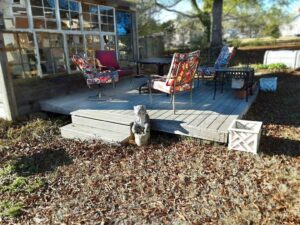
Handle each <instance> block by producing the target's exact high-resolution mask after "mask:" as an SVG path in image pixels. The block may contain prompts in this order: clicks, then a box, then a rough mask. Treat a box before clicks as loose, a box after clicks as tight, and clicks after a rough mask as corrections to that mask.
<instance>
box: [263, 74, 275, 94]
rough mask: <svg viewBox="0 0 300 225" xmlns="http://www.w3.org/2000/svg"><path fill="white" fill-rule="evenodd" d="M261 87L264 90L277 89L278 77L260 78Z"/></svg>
mask: <svg viewBox="0 0 300 225" xmlns="http://www.w3.org/2000/svg"><path fill="white" fill-rule="evenodd" d="M259 87H260V90H262V91H276V89H277V77H269V78H260V79H259Z"/></svg>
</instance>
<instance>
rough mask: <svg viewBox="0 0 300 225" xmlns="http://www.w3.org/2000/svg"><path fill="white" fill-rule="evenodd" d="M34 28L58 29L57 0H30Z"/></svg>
mask: <svg viewBox="0 0 300 225" xmlns="http://www.w3.org/2000/svg"><path fill="white" fill-rule="evenodd" d="M30 3H31V11H32V17H33V24H34V28H36V29H57V24H56V17H55V0H30Z"/></svg>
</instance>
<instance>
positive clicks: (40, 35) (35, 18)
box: [0, 0, 133, 78]
mask: <svg viewBox="0 0 300 225" xmlns="http://www.w3.org/2000/svg"><path fill="white" fill-rule="evenodd" d="M90 2H93V4H92V3H87V1H84V0H0V12H3V20H1V21H0V27H1V28H4V29H5V32H6V34H5V40H6V41H5V42H6V43H5V44H6V49H7V56H8V59H9V68H10V71H11V74H12V75H13V77H14V78H26V77H31V76H35V75H40V76H42V75H49V74H54V73H66V72H71V71H74V70H75V68H74V67H73V65H72V63H71V60H70V59H69V58H70V57H71V56H72V55H73V54H75V53H85V54H86V55H87V56H88V57H90V58H91V59H94V58H95V51H97V50H113V51H116V50H117V49H118V47H119V48H120V49H121V54H120V56H121V59H123V60H127V59H131V58H132V57H133V56H132V55H133V47H132V44H133V42H132V40H133V39H132V17H131V14H130V13H129V12H119V14H118V20H117V19H116V13H115V9H114V8H112V7H110V6H101V5H98V4H97V2H98V1H90ZM99 2H101V1H99ZM116 2H117V1H116ZM28 12H31V15H28ZM0 19H1V18H0ZM117 21H118V29H116V28H117V27H116V22H117ZM124 30H125V32H124ZM117 31H118V34H119V35H120V38H117V36H116V32H117ZM66 56H69V57H68V58H66ZM92 61H93V62H94V61H95V60H92ZM38 64H39V65H38ZM68 66H69V68H68Z"/></svg>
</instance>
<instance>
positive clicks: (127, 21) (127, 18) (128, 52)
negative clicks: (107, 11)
mask: <svg viewBox="0 0 300 225" xmlns="http://www.w3.org/2000/svg"><path fill="white" fill-rule="evenodd" d="M116 14H117V15H116V16H117V34H118V49H119V58H120V60H130V59H133V58H134V52H133V24H132V14H131V13H129V12H123V11H117V13H116Z"/></svg>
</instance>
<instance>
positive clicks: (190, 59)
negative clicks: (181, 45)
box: [149, 51, 200, 114]
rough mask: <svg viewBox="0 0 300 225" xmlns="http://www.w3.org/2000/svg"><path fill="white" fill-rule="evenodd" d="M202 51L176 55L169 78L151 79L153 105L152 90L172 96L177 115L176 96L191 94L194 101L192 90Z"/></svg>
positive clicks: (157, 77) (150, 87)
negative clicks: (178, 94)
mask: <svg viewBox="0 0 300 225" xmlns="http://www.w3.org/2000/svg"><path fill="white" fill-rule="evenodd" d="M199 57H200V51H195V52H190V53H183V54H182V53H174V55H173V60H172V64H171V66H170V70H169V73H168V75H167V76H164V77H161V76H157V75H153V76H152V77H153V78H154V79H150V81H149V82H150V83H149V92H150V101H151V104H152V89H154V90H157V91H160V92H164V93H166V94H169V95H170V96H171V101H172V105H173V113H174V114H175V94H176V93H179V92H183V91H189V92H190V100H191V101H192V90H193V82H194V76H195V73H196V71H197V68H198V65H199Z"/></svg>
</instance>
